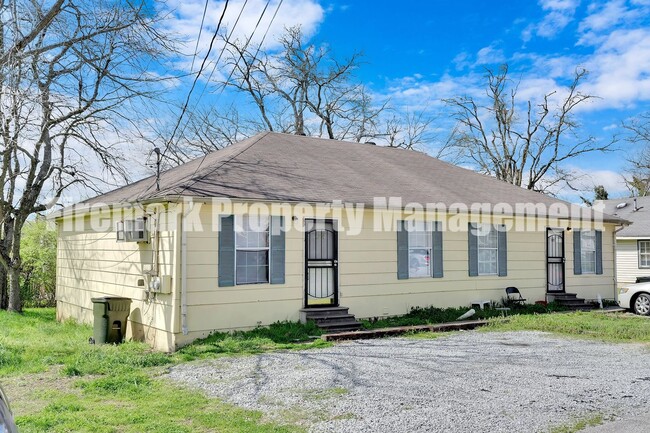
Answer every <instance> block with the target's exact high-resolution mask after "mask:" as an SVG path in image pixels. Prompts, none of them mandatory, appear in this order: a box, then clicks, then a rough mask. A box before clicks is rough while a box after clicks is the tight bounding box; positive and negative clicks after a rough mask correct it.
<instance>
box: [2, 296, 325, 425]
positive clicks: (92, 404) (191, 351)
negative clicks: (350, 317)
mask: <svg viewBox="0 0 650 433" xmlns="http://www.w3.org/2000/svg"><path fill="white" fill-rule="evenodd" d="M0 329H2V333H1V334H0V377H2V378H3V381H2V383H3V386H4V387H5V388H6V391H7V393H8V394H9V396H10V398H11V401H12V407H13V409H14V412H15V415H16V422H17V423H18V425H19V428H20V431H21V432H23V433H24V432H26V433H30V432H39V433H40V432H54V433H58V432H99V433H104V432H106V433H109V432H110V433H113V432H115V433H117V432H127V433H129V432H134V433H135V432H145V431H146V432H161V433H165V432H170V433H171V432H174V433H177V432H247V433H256V432H297V431H303V429H302V428H301V427H298V426H295V425H291V424H288V423H287V425H280V424H276V423H269V422H267V421H265V420H264V419H263V416H262V414H261V413H259V412H256V411H249V410H244V409H240V408H237V407H235V406H233V405H229V404H226V403H224V402H222V401H219V400H217V399H209V398H206V397H204V396H203V395H202V394H201V393H200V392H196V391H190V390H185V389H182V388H179V387H178V386H175V385H172V384H170V383H168V382H166V381H165V380H163V379H161V378H160V375H162V374H163V373H164V372H165V371H166V368H167V367H168V366H170V365H173V364H175V363H178V362H182V361H186V360H188V359H196V358H203V357H214V356H219V355H227V354H230V355H232V354H246V353H258V352H263V351H270V350H286V349H300V348H309V347H317V346H320V345H324V344H331V343H325V342H322V341H321V340H320V339H318V340H317V341H315V342H312V343H309V342H307V343H305V342H304V341H306V340H309V337H310V336H314V335H318V334H320V333H319V332H318V330H317V329H314V327H313V326H304V325H300V324H296V323H289V322H286V323H277V324H274V325H272V326H270V327H269V328H259V329H255V330H253V331H249V332H237V333H234V334H224V333H218V334H214V335H212V336H210V337H208V338H206V339H204V340H201V341H198V342H197V343H196V344H193V345H190V346H188V347H187V348H185V349H183V350H182V351H180V352H178V353H175V354H165V353H160V352H156V351H153V350H151V349H150V348H149V346H147V345H146V344H143V343H137V342H127V343H124V344H121V345H119V346H114V345H101V346H99V345H98V346H93V345H89V344H88V338H89V337H90V336H91V335H92V328H91V327H90V326H86V325H79V324H76V323H73V322H67V323H57V322H56V320H55V312H54V309H27V310H26V311H25V312H24V313H23V314H15V313H7V312H4V311H0Z"/></svg>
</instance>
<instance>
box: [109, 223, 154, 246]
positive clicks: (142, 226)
mask: <svg viewBox="0 0 650 433" xmlns="http://www.w3.org/2000/svg"><path fill="white" fill-rule="evenodd" d="M116 232H117V241H118V242H149V231H148V230H147V218H136V219H133V220H124V221H119V222H118V223H117V227H116Z"/></svg>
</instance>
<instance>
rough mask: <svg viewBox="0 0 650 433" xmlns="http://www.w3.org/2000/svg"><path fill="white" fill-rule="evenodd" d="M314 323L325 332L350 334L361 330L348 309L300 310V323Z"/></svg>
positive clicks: (359, 324)
mask: <svg viewBox="0 0 650 433" xmlns="http://www.w3.org/2000/svg"><path fill="white" fill-rule="evenodd" d="M308 320H311V321H313V322H314V323H315V324H316V326H318V327H319V328H321V329H322V330H323V331H325V332H348V331H356V330H358V329H361V323H359V322H357V320H356V318H355V317H354V315H353V314H350V313H348V308H347V307H323V308H303V309H301V310H300V321H301V322H302V323H307V321H308Z"/></svg>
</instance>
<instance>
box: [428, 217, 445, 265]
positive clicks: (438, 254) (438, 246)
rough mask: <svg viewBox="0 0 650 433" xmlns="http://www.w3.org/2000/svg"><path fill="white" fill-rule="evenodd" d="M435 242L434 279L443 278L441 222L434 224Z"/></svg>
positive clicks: (432, 250) (433, 245)
mask: <svg viewBox="0 0 650 433" xmlns="http://www.w3.org/2000/svg"><path fill="white" fill-rule="evenodd" d="M432 235H433V242H432V243H431V246H432V248H431V255H432V256H433V257H431V266H432V267H433V278H442V276H443V272H442V224H441V223H440V221H436V222H434V223H433V234H432Z"/></svg>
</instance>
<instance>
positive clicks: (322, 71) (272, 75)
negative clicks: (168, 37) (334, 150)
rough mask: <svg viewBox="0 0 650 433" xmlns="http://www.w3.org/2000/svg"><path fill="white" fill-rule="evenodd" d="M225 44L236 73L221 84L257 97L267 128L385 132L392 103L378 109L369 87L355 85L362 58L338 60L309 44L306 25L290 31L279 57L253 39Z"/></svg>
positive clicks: (328, 133) (330, 134)
mask: <svg viewBox="0 0 650 433" xmlns="http://www.w3.org/2000/svg"><path fill="white" fill-rule="evenodd" d="M223 41H224V44H225V46H226V51H227V53H228V55H227V60H226V65H227V67H226V69H227V70H232V75H231V76H229V77H228V79H226V80H224V81H222V82H221V83H220V84H221V85H222V86H228V87H231V88H234V89H236V90H237V91H239V92H241V93H243V94H245V95H248V96H249V97H250V98H251V99H252V102H253V103H254V104H255V106H256V108H257V111H258V113H259V121H258V123H259V124H260V125H261V126H262V127H263V128H264V129H266V130H268V131H279V132H289V133H294V134H297V135H317V136H321V137H327V138H331V139H354V140H356V141H362V140H363V139H367V138H372V137H375V136H377V134H378V133H379V132H378V128H377V123H378V119H379V117H380V114H381V113H382V112H383V111H384V109H385V108H386V103H383V104H379V105H377V106H375V105H374V104H373V103H372V99H371V98H370V95H369V94H368V92H367V91H366V88H365V87H364V86H363V85H361V84H358V83H353V82H352V72H353V71H354V69H356V68H357V67H358V62H359V57H360V55H359V54H353V55H352V56H351V57H350V58H349V59H346V60H344V61H342V62H341V61H338V60H336V59H335V58H334V57H333V56H332V54H331V53H330V51H329V50H328V49H327V48H326V47H324V46H316V45H313V44H308V43H307V42H306V41H305V37H304V35H303V33H302V31H301V29H300V27H291V28H288V29H286V30H285V33H284V34H283V35H282V36H281V37H280V38H279V43H280V45H281V49H280V50H279V52H277V53H270V52H266V51H264V50H262V49H260V47H259V46H258V47H253V46H251V45H250V44H249V43H248V42H249V41H247V40H246V41H230V40H229V39H228V38H227V37H224V38H223Z"/></svg>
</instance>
